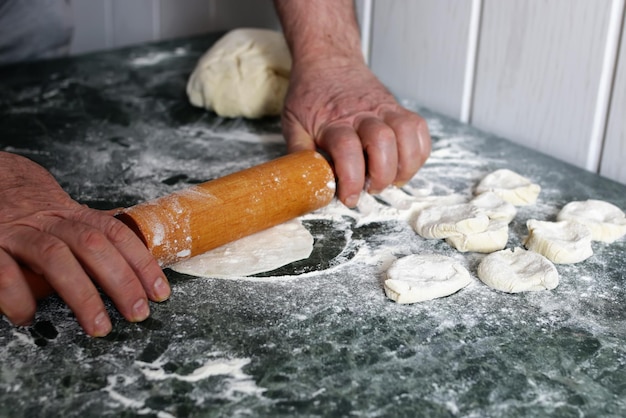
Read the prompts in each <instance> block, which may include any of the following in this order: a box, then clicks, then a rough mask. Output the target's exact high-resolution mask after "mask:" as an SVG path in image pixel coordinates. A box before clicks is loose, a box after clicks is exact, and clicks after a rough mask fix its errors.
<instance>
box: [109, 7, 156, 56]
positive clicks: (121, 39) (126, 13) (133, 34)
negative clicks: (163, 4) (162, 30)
mask: <svg viewBox="0 0 626 418" xmlns="http://www.w3.org/2000/svg"><path fill="white" fill-rule="evenodd" d="M112 2H113V4H112V6H113V7H112V17H113V25H112V27H113V32H112V34H113V46H115V47H118V46H126V45H133V44H139V43H143V42H149V41H153V40H156V39H158V33H154V25H155V23H156V22H155V21H154V18H155V8H156V7H158V5H157V2H155V1H153V0H133V1H128V0H112Z"/></svg>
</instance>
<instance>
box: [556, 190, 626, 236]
mask: <svg viewBox="0 0 626 418" xmlns="http://www.w3.org/2000/svg"><path fill="white" fill-rule="evenodd" d="M556 219H557V220H559V221H567V220H570V221H576V222H580V223H581V224H584V225H587V226H588V227H589V229H591V239H592V240H593V241H602V242H606V243H609V244H610V243H612V242H614V241H615V240H617V239H619V238H621V237H623V236H624V235H626V215H625V214H624V212H623V211H622V210H621V209H620V208H618V207H617V206H615V205H613V204H611V203H609V202H604V201H602V200H593V199H590V200H585V201H580V202H570V203H568V204H567V205H565V206H564V207H563V209H561V211H560V212H559V214H558V215H557V217H556Z"/></svg>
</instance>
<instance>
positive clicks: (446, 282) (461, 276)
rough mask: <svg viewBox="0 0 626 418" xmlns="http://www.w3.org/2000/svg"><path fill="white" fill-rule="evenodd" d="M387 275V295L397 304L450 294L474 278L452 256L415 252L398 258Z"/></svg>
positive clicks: (385, 286)
mask: <svg viewBox="0 0 626 418" xmlns="http://www.w3.org/2000/svg"><path fill="white" fill-rule="evenodd" d="M386 274H387V278H386V280H385V283H384V288H385V294H386V295H387V297H388V298H389V299H392V300H394V301H396V302H398V303H415V302H422V301H425V300H430V299H435V298H441V297H444V296H448V295H451V294H453V293H456V292H458V291H459V290H460V289H462V288H464V287H465V286H467V285H468V284H470V283H471V281H472V279H471V278H470V274H469V272H468V271H467V269H465V267H463V266H462V265H460V264H459V263H457V262H456V261H455V260H454V259H453V258H450V257H446V256H443V255H438V254H429V255H416V254H414V255H408V256H406V257H402V258H399V259H397V260H396V261H394V262H393V264H392V265H391V266H390V267H389V269H388V270H387V273H386Z"/></svg>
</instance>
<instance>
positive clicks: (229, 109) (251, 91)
mask: <svg viewBox="0 0 626 418" xmlns="http://www.w3.org/2000/svg"><path fill="white" fill-rule="evenodd" d="M290 71H291V56H290V54H289V49H288V48H287V43H286V42H285V38H284V37H283V35H282V34H281V33H280V32H276V31H272V30H268V29H235V30H233V31H231V32H228V33H227V34H226V35H224V36H223V37H222V38H221V39H220V40H218V41H217V42H216V43H215V45H213V47H211V48H210V49H209V50H208V51H207V52H206V53H205V54H204V55H203V56H202V57H201V58H200V60H199V61H198V64H197V66H196V68H195V69H194V71H193V73H192V74H191V76H190V77H189V81H188V82H187V96H188V97H189V101H190V102H191V104H193V105H194V106H198V107H204V108H206V109H209V110H214V111H215V113H217V114H218V115H220V116H224V117H233V118H234V117H239V116H243V117H246V118H251V119H254V118H260V117H263V116H271V115H279V114H280V112H281V111H282V108H283V104H284V101H285V94H286V93H287V87H288V84H289V74H290Z"/></svg>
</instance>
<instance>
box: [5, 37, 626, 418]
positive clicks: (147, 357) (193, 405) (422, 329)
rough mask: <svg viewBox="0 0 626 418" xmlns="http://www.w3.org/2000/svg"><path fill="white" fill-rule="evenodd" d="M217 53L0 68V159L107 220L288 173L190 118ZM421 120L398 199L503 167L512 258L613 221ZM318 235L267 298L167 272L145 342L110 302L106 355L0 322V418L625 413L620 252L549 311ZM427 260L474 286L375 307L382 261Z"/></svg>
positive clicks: (269, 135)
mask: <svg viewBox="0 0 626 418" xmlns="http://www.w3.org/2000/svg"><path fill="white" fill-rule="evenodd" d="M215 39H216V36H205V37H199V38H193V39H186V40H179V41H174V42H165V43H159V44H154V45H144V46H140V47H132V48H128V49H123V50H118V51H113V52H104V53H97V54H92V55H87V56H83V57H78V58H72V59H64V60H58V61H50V62H41V63H33V64H23V65H16V66H10V67H4V68H0V91H1V92H2V93H1V95H0V132H1V135H0V149H2V150H6V151H11V152H16V153H19V154H22V155H25V156H27V157H29V158H32V159H33V160H35V161H37V162H39V163H41V164H42V165H44V166H45V167H47V168H48V169H50V170H51V172H52V173H53V174H54V175H55V177H56V178H57V179H58V180H59V182H60V183H61V184H62V186H63V187H64V188H65V189H66V190H67V191H68V192H69V193H70V194H71V195H72V196H73V197H74V198H75V199H77V200H79V201H81V202H84V203H87V204H89V205H91V206H93V207H97V208H102V209H107V208H113V207H119V206H127V205H132V204H135V203H138V202H140V201H144V200H147V199H151V198H154V197H157V196H160V195H164V194H167V193H170V192H172V191H174V190H177V189H180V188H183V187H185V186H187V185H189V184H194V183H197V182H201V181H205V180H209V179H212V178H216V177H219V176H222V175H225V174H228V173H231V172H234V171H238V170H241V169H244V168H246V167H249V166H252V165H256V164H258V163H261V162H263V161H266V160H269V159H272V158H274V157H277V156H279V155H282V154H284V153H285V147H284V145H283V144H282V142H281V141H280V138H279V133H280V127H279V123H278V120H276V119H266V120H261V121H256V122H250V121H243V120H226V119H221V118H218V117H216V116H215V115H213V114H211V113H208V112H206V111H203V110H201V109H195V108H193V107H191V106H190V105H189V104H188V102H187V100H186V97H185V93H184V88H185V83H186V79H187V77H188V76H189V74H190V72H191V70H192V69H193V66H194V65H195V62H196V60H197V58H198V57H199V55H200V54H201V53H202V52H203V51H204V50H206V49H207V47H208V46H209V45H210V44H211V43H212V42H214V41H215ZM407 106H413V105H412V104H411V103H407ZM416 109H417V108H416ZM417 110H419V111H420V112H421V113H422V114H423V115H424V116H425V117H426V118H427V119H428V122H429V124H430V127H431V131H432V134H433V138H434V145H433V146H434V148H433V156H432V158H431V159H430V160H429V162H428V163H427V164H426V166H425V167H424V169H423V170H421V171H420V173H419V174H418V175H417V176H416V177H415V178H414V179H413V180H412V181H411V183H410V185H411V186H413V187H424V186H425V185H426V186H427V187H430V188H431V189H432V192H433V193H434V194H448V193H453V192H454V193H461V194H465V195H468V196H469V194H470V193H471V188H472V187H473V186H474V184H475V183H476V182H477V181H478V180H479V179H480V178H482V176H484V175H485V174H487V173H488V172H490V171H492V170H494V169H497V168H504V167H506V168H510V169H512V170H515V171H517V172H519V173H520V174H523V175H525V176H527V177H530V178H532V179H533V180H535V181H536V182H537V183H539V184H540V185H541V186H542V188H543V190H542V193H541V195H540V199H539V202H538V203H537V204H536V205H532V206H529V207H524V208H522V209H521V210H520V212H519V213H518V216H517V217H516V219H515V220H514V221H513V223H512V224H511V235H510V240H509V247H513V246H515V245H520V244H521V240H522V239H523V236H524V235H525V233H526V227H525V223H526V220H527V219H529V218H531V217H538V218H539V219H546V220H554V217H555V215H556V213H557V212H558V210H559V209H560V207H562V206H563V205H564V204H565V203H567V202H569V201H572V200H585V199H588V198H594V199H603V200H608V201H610V202H612V203H614V204H616V205H618V206H619V207H621V208H622V209H625V208H626V186H624V185H620V184H617V183H615V182H612V181H610V180H607V179H604V178H601V177H599V176H596V175H594V174H590V173H588V172H585V171H583V170H580V169H578V168H575V167H573V166H571V165H568V164H565V163H562V162H559V161H557V160H555V159H552V158H550V157H547V156H544V155H541V154H538V153H536V152H533V151H530V150H528V149H526V148H523V147H520V146H518V145H515V144H513V143H511V142H509V141H507V140H505V139H501V138H496V137H493V136H490V135H488V134H485V133H483V132H480V131H477V130H475V129H473V128H471V127H469V126H465V125H462V124H459V123H457V122H455V121H452V120H450V119H447V118H445V117H442V116H440V115H437V114H434V113H432V112H429V111H428V110H426V109H417ZM277 139H279V140H278V141H277ZM380 204H381V205H384V202H380ZM316 216H317V215H316V214H313V215H311V216H310V217H308V218H307V220H306V222H305V224H306V225H307V226H308V227H310V228H311V229H312V231H313V232H314V235H315V237H316V243H317V244H316V250H315V252H314V257H313V258H312V259H311V260H308V261H307V262H305V263H303V264H302V263H301V264H300V265H297V266H287V267H286V268H285V269H283V270H282V271H281V272H279V273H273V274H272V275H270V276H276V275H279V276H281V277H279V278H275V277H274V278H273V277H259V278H254V279H248V280H217V279H194V278H190V277H188V276H183V275H178V274H175V273H173V272H172V271H169V270H167V275H168V277H169V278H170V280H171V282H172V286H173V294H172V297H171V299H170V300H169V301H167V302H165V303H161V304H152V306H151V308H152V312H153V313H152V316H151V318H150V319H148V320H147V321H145V322H143V323H138V324H131V323H127V322H125V321H124V320H123V319H122V318H121V317H120V316H119V314H117V313H116V312H115V311H114V310H113V308H112V307H111V304H110V303H109V301H108V300H107V303H108V306H109V307H111V311H112V316H113V321H114V330H113V332H112V333H111V334H110V335H109V336H108V337H106V338H100V339H94V338H90V337H87V336H86V335H85V334H84V333H83V332H82V331H81V329H80V327H79V326H78V325H77V323H76V321H75V320H74V318H73V316H72V314H71V312H70V311H69V310H68V309H67V307H65V305H64V304H63V303H62V302H61V301H60V300H59V299H57V298H56V297H51V298H49V299H46V300H44V301H42V302H41V306H40V309H39V311H38V314H37V318H36V322H35V324H34V325H33V326H32V327H29V328H15V327H13V326H11V325H10V324H9V322H8V321H6V320H5V319H3V320H0V359H1V363H0V367H1V369H0V416H7V417H38V416H42V417H43V416H46V417H49V416H63V417H87V416H103V415H111V416H135V415H142V416H158V417H169V416H177V417H186V416H216V417H218V416H224V417H226V416H228V417H230V416H273V417H274V416H294V415H298V416H370V417H378V416H394V417H395V416H427V417H456V416H463V417H490V416H507V417H518V416H519V417H521V416H524V417H527V416H547V415H553V416H564V417H570V416H571V417H580V416H615V417H618V416H624V415H625V414H626V367H625V365H626V345H625V344H624V341H625V340H626V324H625V320H626V309H625V305H626V291H625V288H626V286H625V281H626V276H625V273H624V272H625V271H626V257H624V250H625V248H626V240H624V239H621V240H619V241H618V242H616V243H614V244H611V245H606V244H601V243H594V245H593V248H594V251H595V254H594V256H593V257H591V258H590V259H588V260H586V261H585V262H583V263H580V264H576V265H561V266H558V267H557V268H558V271H559V273H560V276H561V283H560V285H559V287H557V288H556V289H555V290H553V291H546V292H536V293H524V294H516V295H510V294H504V293H501V292H497V291H494V290H491V289H489V288H487V287H486V286H484V285H482V284H481V283H480V282H479V281H478V279H476V277H475V271H476V265H477V263H478V262H479V261H480V259H481V257H482V256H480V255H477V254H459V253H456V252H455V251H454V250H452V249H450V248H449V247H448V246H447V244H445V243H444V242H443V241H433V240H431V241H426V240H424V239H422V238H420V237H419V236H417V235H416V234H415V233H413V231H412V230H411V228H410V226H409V225H408V224H407V223H406V222H404V221H401V220H393V219H374V220H369V221H368V219H367V216H364V214H363V213H362V212H358V211H348V210H346V211H345V213H344V215H343V216H339V217H335V218H328V217H324V216H322V215H321V214H320V215H319V217H316ZM429 251H430V252H438V253H442V254H447V255H451V256H454V257H455V258H457V259H459V260H461V261H462V262H463V263H464V264H465V265H466V266H467V267H468V269H469V270H470V272H471V273H472V275H473V277H474V283H472V285H470V286H469V287H467V288H465V289H463V290H461V291H460V292H458V293H457V294H455V295H452V296H450V297H447V298H443V299H438V300H433V301H429V302H424V303H420V304H414V305H398V304H395V303H394V302H392V301H390V300H388V299H387V298H386V297H385V295H384V292H383V289H382V286H381V277H382V274H383V270H384V268H383V266H384V263H385V260H389V258H390V257H398V256H402V255H406V254H411V253H423V252H429Z"/></svg>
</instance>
